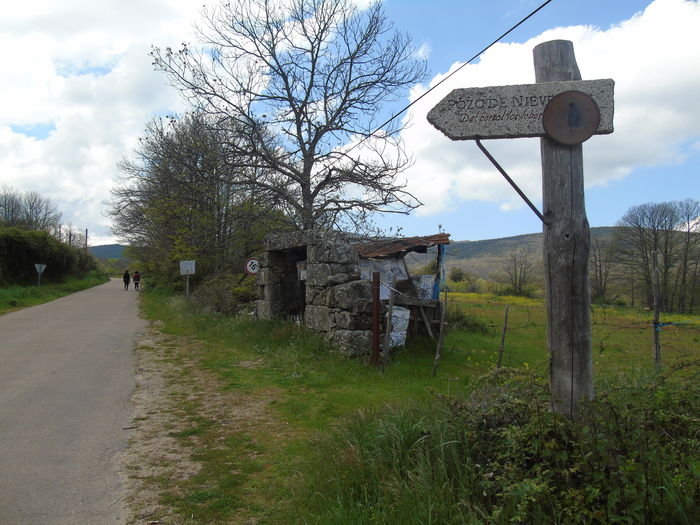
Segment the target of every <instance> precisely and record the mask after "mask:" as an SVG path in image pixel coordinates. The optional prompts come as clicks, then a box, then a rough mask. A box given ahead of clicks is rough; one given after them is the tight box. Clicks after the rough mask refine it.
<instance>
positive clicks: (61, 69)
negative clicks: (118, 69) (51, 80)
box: [56, 62, 116, 78]
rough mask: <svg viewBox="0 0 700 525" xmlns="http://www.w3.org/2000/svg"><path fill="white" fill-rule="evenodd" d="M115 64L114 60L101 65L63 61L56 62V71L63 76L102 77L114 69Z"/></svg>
mask: <svg viewBox="0 0 700 525" xmlns="http://www.w3.org/2000/svg"><path fill="white" fill-rule="evenodd" d="M115 64H116V62H115V63H114V64H103V65H101V66H85V65H80V64H71V63H67V62H63V63H58V64H56V73H57V74H58V75H59V76H61V77H65V78H69V77H77V76H83V75H93V76H96V77H104V76H106V75H108V74H109V73H110V72H111V71H112V70H113V69H114V66H115Z"/></svg>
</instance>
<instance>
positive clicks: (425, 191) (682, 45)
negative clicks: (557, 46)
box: [404, 0, 700, 215]
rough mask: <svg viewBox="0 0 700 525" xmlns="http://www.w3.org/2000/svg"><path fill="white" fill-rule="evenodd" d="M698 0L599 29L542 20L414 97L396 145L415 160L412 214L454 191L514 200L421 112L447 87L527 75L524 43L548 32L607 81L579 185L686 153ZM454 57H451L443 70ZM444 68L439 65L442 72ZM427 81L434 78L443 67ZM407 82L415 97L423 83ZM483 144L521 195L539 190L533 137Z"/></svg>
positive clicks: (479, 161)
mask: <svg viewBox="0 0 700 525" xmlns="http://www.w3.org/2000/svg"><path fill="white" fill-rule="evenodd" d="M698 27H700V3H698V2H689V1H682V0H656V1H655V2H653V3H652V4H650V5H649V6H648V7H647V9H646V10H645V11H644V12H643V13H639V14H637V15H635V16H634V17H632V18H631V19H629V20H627V21H625V22H623V23H621V24H619V25H616V26H613V27H611V28H609V29H607V30H601V29H598V28H594V27H586V26H576V27H565V28H556V29H551V30H548V31H546V32H545V33H543V34H542V35H539V36H537V37H535V38H533V39H531V40H529V41H527V42H525V43H522V44H497V45H495V46H494V47H492V48H491V49H490V50H489V51H487V52H486V53H485V54H484V55H482V57H481V60H480V61H479V62H478V63H477V64H473V65H468V66H466V67H464V68H463V69H462V70H461V71H459V72H458V73H456V74H455V76H454V77H452V78H451V79H449V80H448V81H447V82H445V83H444V84H443V85H441V86H440V87H438V88H437V89H435V91H433V92H431V93H429V94H428V95H427V96H425V98H423V99H422V100H420V101H419V102H417V103H416V105H415V106H414V107H413V108H412V109H411V111H410V113H409V115H408V117H407V118H409V119H410V122H411V126H410V127H409V129H407V130H406V131H405V132H404V138H405V140H406V146H407V149H408V150H409V151H412V152H413V154H414V156H415V159H416V163H415V165H414V166H413V167H412V169H411V170H410V171H409V172H408V173H407V177H408V181H409V189H410V191H411V192H412V193H414V194H415V195H416V196H418V197H419V198H420V199H421V200H422V201H423V202H424V203H425V206H424V207H423V208H420V209H419V210H418V213H419V214H420V215H427V214H431V213H437V212H441V211H445V210H450V209H453V208H454V207H455V205H456V204H457V202H458V201H461V200H470V199H474V200H484V201H489V202H494V203H498V204H499V205H500V206H501V207H502V208H503V209H508V208H510V207H514V206H521V205H522V203H521V201H520V198H519V197H518V196H517V195H516V194H515V192H514V191H513V190H512V189H511V188H510V187H509V186H508V185H507V183H506V182H505V181H504V180H503V178H502V177H501V175H500V174H499V173H498V172H497V171H496V169H495V168H494V167H493V166H492V165H491V164H490V163H489V161H488V160H487V159H485V158H484V156H483V154H482V153H481V152H480V151H479V150H478V149H477V147H476V145H475V144H473V143H471V142H470V141H467V142H453V141H451V140H449V139H448V138H447V137H445V136H444V135H442V133H440V132H439V131H437V130H436V129H435V128H433V127H432V126H431V125H430V124H429V123H428V122H427V120H426V118H425V115H426V114H427V112H428V111H429V110H430V109H431V108H432V107H433V106H434V105H435V104H437V103H438V102H439V101H440V100H441V99H442V98H443V97H444V96H445V95H447V94H448V93H449V92H450V91H451V90H452V89H455V88H458V87H460V88H461V87H479V86H487V85H508V84H522V83H532V82H534V69H533V59H532V49H533V48H534V47H535V46H536V45H537V44H539V43H541V42H545V41H548V40H554V39H566V40H571V41H572V42H573V43H574V49H575V52H576V58H577V62H578V65H579V69H580V70H581V74H582V76H583V78H584V79H596V78H612V79H614V80H615V83H616V84H615V132H614V133H613V134H612V135H605V136H595V137H593V138H591V139H590V140H589V141H588V142H586V143H585V144H584V165H585V177H586V181H587V185H588V186H593V185H604V184H606V183H608V182H609V181H611V180H615V179H620V178H623V177H625V176H627V175H628V174H629V173H630V172H631V171H632V170H634V169H635V168H638V167H642V166H653V165H659V164H665V163H674V162H679V161H682V160H683V158H684V157H685V156H687V155H690V154H692V153H693V152H695V153H696V154H697V150H693V148H692V146H688V143H689V142H695V143H697V142H696V141H697V138H698V135H699V130H700V126H699V125H698V122H700V97H698V96H697V89H698V86H700V68H698V67H697V64H700V40H698V37H697V34H698V33H697V31H698V29H697V28H698ZM459 66H461V64H454V65H453V66H452V68H451V71H453V70H455V69H457V68H458V67H459ZM448 73H449V72H448ZM446 74H447V73H445V74H443V75H437V76H436V77H435V78H433V80H432V81H431V84H430V85H431V86H434V85H436V84H437V83H438V82H439V81H440V80H442V79H443V78H444V77H445V75H446ZM426 90H427V88H426V87H425V86H417V87H416V88H415V89H414V90H413V93H412V95H411V100H416V99H417V98H418V97H419V96H420V95H422V94H424V93H425V92H426ZM485 145H486V147H487V148H488V149H489V150H490V151H491V152H492V153H493V155H494V157H495V158H496V159H497V160H499V162H500V163H501V164H502V165H503V167H504V168H505V169H506V171H507V172H508V173H509V175H511V177H512V178H513V179H515V180H516V182H517V183H518V184H519V185H520V187H521V188H522V189H523V190H524V191H525V193H526V194H528V196H529V197H530V198H531V199H533V200H535V199H538V198H540V195H541V168H540V160H539V140H537V139H514V140H496V141H485Z"/></svg>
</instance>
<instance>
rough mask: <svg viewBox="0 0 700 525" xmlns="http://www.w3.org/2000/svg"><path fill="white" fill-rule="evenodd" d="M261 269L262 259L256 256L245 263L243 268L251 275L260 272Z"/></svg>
mask: <svg viewBox="0 0 700 525" xmlns="http://www.w3.org/2000/svg"><path fill="white" fill-rule="evenodd" d="M259 269H260V260H259V259H256V258H255V257H251V258H250V259H248V260H247V261H246V262H245V264H244V265H243V270H244V271H245V273H247V274H250V275H255V274H256V273H258V270H259Z"/></svg>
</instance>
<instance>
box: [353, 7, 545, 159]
mask: <svg viewBox="0 0 700 525" xmlns="http://www.w3.org/2000/svg"><path fill="white" fill-rule="evenodd" d="M553 1H554V0H546V1H545V2H543V3H542V4H540V6H539V7H537V8H536V9H534V10H533V11H531V12H530V14H528V15H527V16H526V17H524V18H522V19H521V20H520V21H519V22H518V23H516V24H515V25H513V26H512V27H511V28H510V29H508V30H507V31H506V32H505V33H503V34H502V35H500V36H499V37H498V38H496V39H495V40H494V41H493V42H491V43H490V44H489V45H487V46H486V47H484V48H483V49H482V50H481V51H479V52H478V53H476V54H475V55H474V56H473V57H471V58H470V59H469V60H467V61H466V62H465V63H464V64H462V65H461V66H459V67H458V68H457V69H455V70H454V71H453V72H452V73H450V74H448V75H447V76H446V77H445V78H443V79H442V80H440V82H438V83H437V84H435V85H434V86H432V87H431V88H430V89H428V90H427V91H426V92H425V93H423V94H422V95H420V96H419V97H418V98H416V99H415V100H414V101H413V102H411V103H409V104H408V105H406V106H405V107H403V108H402V109H401V110H400V111H397V112H396V113H394V114H393V115H392V116H391V117H389V119H388V120H387V121H386V122H384V123H382V124H380V125H379V126H378V127H377V128H376V129H375V130H374V131H373V132H372V133H370V134H369V135H368V136H367V137H365V138H363V139H362V140H360V141H358V142H357V143H356V144H355V145H353V146H352V147H351V148H350V149H349V150H348V151H347V152H346V154H347V153H350V152H351V151H352V150H354V149H355V148H357V147H358V146H359V145H360V144H362V143H363V142H364V141H365V140H367V139H368V138H369V137H372V136H374V134H375V133H377V132H378V131H379V130H381V129H382V128H384V126H386V125H387V124H390V123H391V122H392V121H393V120H395V119H396V118H398V117H399V116H400V115H402V114H403V113H405V112H406V111H408V110H409V109H410V108H411V107H412V106H413V105H415V104H416V103H417V102H418V101H420V100H421V99H423V98H424V97H425V96H427V95H428V94H429V93H431V92H432V91H433V90H435V89H436V88H438V87H439V86H441V85H442V84H444V83H445V82H447V80H449V79H450V78H452V77H453V76H454V75H456V74H457V73H459V72H460V71H461V70H462V69H464V68H465V67H466V66H468V65H469V64H471V63H472V62H474V60H476V59H477V58H479V57H480V56H481V55H483V54H484V53H485V52H486V51H488V50H489V49H491V48H492V47H493V46H494V45H496V44H497V43H498V42H500V41H501V40H503V39H504V38H505V37H506V36H508V35H509V34H510V33H512V32H513V31H515V30H516V29H517V28H518V27H520V26H521V25H523V24H524V23H525V22H527V21H528V20H529V19H530V18H532V17H533V16H535V15H536V14H537V13H538V12H540V11H541V10H542V9H544V8H545V7H546V6H547V5H548V4H550V3H552V2H553Z"/></svg>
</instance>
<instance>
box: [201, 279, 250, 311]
mask: <svg viewBox="0 0 700 525" xmlns="http://www.w3.org/2000/svg"><path fill="white" fill-rule="evenodd" d="M256 297H257V285H256V281H255V278H252V277H247V276H242V275H231V274H219V275H215V276H213V277H209V278H207V279H205V280H204V281H202V282H201V283H199V284H198V285H197V288H196V289H195V291H194V293H193V294H192V300H193V301H194V303H195V304H197V305H198V306H199V307H200V308H202V309H204V310H207V311H211V312H217V313H222V314H227V315H230V314H235V313H237V312H239V311H241V309H242V308H243V307H245V306H247V305H248V304H249V303H250V302H251V301H253V300H254V299H256Z"/></svg>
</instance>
